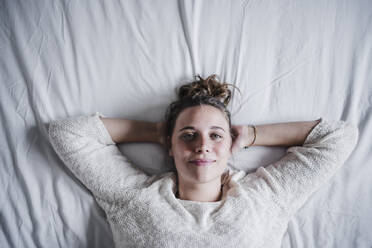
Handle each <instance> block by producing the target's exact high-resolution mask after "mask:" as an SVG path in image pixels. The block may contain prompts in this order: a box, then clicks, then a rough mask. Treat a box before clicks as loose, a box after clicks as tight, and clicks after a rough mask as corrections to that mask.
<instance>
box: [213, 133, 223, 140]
mask: <svg viewBox="0 0 372 248" xmlns="http://www.w3.org/2000/svg"><path fill="white" fill-rule="evenodd" d="M212 136H213V137H214V138H216V139H221V138H222V136H221V135H219V134H216V133H214V134H212Z"/></svg>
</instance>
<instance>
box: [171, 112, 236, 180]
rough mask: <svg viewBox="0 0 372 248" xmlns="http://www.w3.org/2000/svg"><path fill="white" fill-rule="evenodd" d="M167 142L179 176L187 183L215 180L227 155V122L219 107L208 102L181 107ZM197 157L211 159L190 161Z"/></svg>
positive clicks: (228, 152) (229, 136)
mask: <svg viewBox="0 0 372 248" xmlns="http://www.w3.org/2000/svg"><path fill="white" fill-rule="evenodd" d="M171 141H172V146H171V149H170V150H169V155H170V156H173V157H174V162H175V165H176V168H177V172H178V177H179V179H182V180H184V181H185V182H188V183H197V184H199V183H207V182H210V181H212V180H216V179H219V178H220V177H221V174H222V173H223V172H224V171H225V168H226V166H227V160H228V159H229V157H230V156H231V144H232V138H231V135H230V129H229V123H228V121H227V120H226V119H225V117H224V114H223V113H222V112H221V111H220V110H219V109H217V108H215V107H213V106H210V105H202V106H194V107H189V108H187V109H185V110H183V111H182V112H181V113H180V115H179V116H178V118H177V121H176V124H175V127H174V130H173V134H172V139H171ZM197 159H205V160H211V161H212V162H211V163H207V164H203V163H196V162H194V163H193V162H191V161H195V160H197ZM180 177H181V178H180Z"/></svg>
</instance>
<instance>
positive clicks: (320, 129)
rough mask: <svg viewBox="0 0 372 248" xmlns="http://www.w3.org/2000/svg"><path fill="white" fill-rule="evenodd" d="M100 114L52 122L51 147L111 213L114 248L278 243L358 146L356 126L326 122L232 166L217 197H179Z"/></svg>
mask: <svg viewBox="0 0 372 248" xmlns="http://www.w3.org/2000/svg"><path fill="white" fill-rule="evenodd" d="M99 116H104V115H102V114H100V113H99V112H97V113H95V114H92V115H88V116H79V117H73V118H67V119H63V120H55V121H52V122H51V123H50V125H49V138H50V141H51V144H52V146H53V148H54V149H55V151H56V152H57V154H58V155H59V157H60V158H61V159H62V161H63V162H64V163H65V165H66V166H67V167H68V168H69V169H70V170H71V171H72V172H73V173H74V175H75V176H76V177H77V178H78V179H79V180H80V181H81V182H82V183H83V184H84V185H85V186H86V187H87V188H88V189H89V190H90V191H91V192H92V194H93V196H94V197H95V199H96V201H97V203H98V204H99V205H100V207H101V208H102V209H103V210H104V211H105V212H106V214H107V219H108V222H109V224H110V227H111V230H112V232H113V237H114V242H115V247H117V248H118V247H126V248H127V247H146V248H147V247H152V248H156V247H159V248H166V247H172V248H174V247H194V248H196V247H224V248H226V247H270V248H273V247H280V244H281V240H282V237H283V235H284V233H285V231H286V228H287V224H288V222H289V220H290V218H291V217H292V216H293V214H294V213H295V212H296V211H297V210H298V209H299V208H300V207H301V206H302V205H303V204H304V203H305V201H306V200H307V199H308V198H309V196H310V195H311V194H312V193H313V192H315V191H316V190H317V189H319V187H321V186H322V184H323V183H324V182H326V181H327V180H329V179H330V178H331V177H332V176H333V175H334V174H335V172H336V170H337V169H338V168H339V167H340V166H341V165H342V164H343V163H344V162H345V160H346V159H347V158H348V157H349V155H350V153H351V152H352V150H353V149H354V147H355V146H356V143H357V140H358V129H357V128H356V127H355V126H354V125H352V124H350V123H347V122H344V121H329V120H324V119H321V122H320V123H319V124H318V125H317V126H315V127H314V128H313V129H312V131H311V132H310V134H309V135H308V137H307V138H306V141H305V143H304V144H303V146H293V147H290V148H288V149H287V152H286V155H285V156H283V158H281V159H280V160H279V161H277V162H275V163H273V164H271V165H269V166H267V167H265V168H263V167H260V168H258V169H257V170H256V172H255V173H250V174H246V173H245V172H244V171H233V170H231V169H229V170H228V171H227V173H228V174H224V175H223V177H224V179H226V181H227V182H226V183H225V184H224V186H223V197H222V200H221V201H218V202H194V201H187V200H180V199H177V198H176V197H175V193H176V175H175V174H174V172H168V173H165V174H162V175H153V176H149V175H146V174H145V173H144V172H142V171H141V170H139V169H138V168H136V167H134V166H133V165H132V164H131V162H130V161H129V160H128V159H127V158H126V157H125V156H123V154H122V153H121V152H120V150H119V149H118V147H117V146H116V145H115V143H114V142H113V141H112V139H111V136H110V134H109V133H108V131H107V129H106V128H105V126H104V124H103V122H102V121H101V120H100V118H99Z"/></svg>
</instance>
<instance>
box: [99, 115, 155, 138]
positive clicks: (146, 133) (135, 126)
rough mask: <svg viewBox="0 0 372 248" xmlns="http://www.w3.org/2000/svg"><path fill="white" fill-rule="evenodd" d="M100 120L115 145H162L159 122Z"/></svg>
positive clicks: (116, 119)
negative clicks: (136, 143)
mask: <svg viewBox="0 0 372 248" xmlns="http://www.w3.org/2000/svg"><path fill="white" fill-rule="evenodd" d="M100 118H101V121H102V122H103V124H104V125H105V127H106V129H107V131H108V132H109V134H110V136H111V138H112V140H113V141H114V142H115V143H124V142H155V143H162V139H161V133H160V129H161V127H162V123H161V122H147V121H137V120H128V119H121V118H106V117H100Z"/></svg>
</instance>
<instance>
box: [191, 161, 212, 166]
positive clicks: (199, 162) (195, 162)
mask: <svg viewBox="0 0 372 248" xmlns="http://www.w3.org/2000/svg"><path fill="white" fill-rule="evenodd" d="M214 162H216V161H215V160H193V161H190V163H192V164H194V165H196V166H207V165H211V164H213V163H214Z"/></svg>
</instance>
